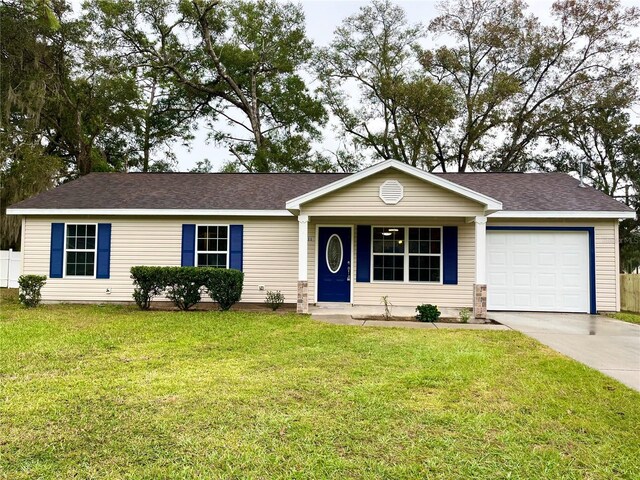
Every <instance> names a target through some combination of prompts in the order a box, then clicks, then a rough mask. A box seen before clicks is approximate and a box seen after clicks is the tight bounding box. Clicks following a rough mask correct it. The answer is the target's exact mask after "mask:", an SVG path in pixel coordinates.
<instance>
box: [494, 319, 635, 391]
mask: <svg viewBox="0 0 640 480" xmlns="http://www.w3.org/2000/svg"><path fill="white" fill-rule="evenodd" d="M489 317H490V318H491V319H493V320H496V321H497V322H500V323H501V324H503V325H507V326H508V327H510V328H512V329H514V330H517V331H519V332H522V333H524V334H525V335H528V336H530V337H533V338H535V339H536V340H538V341H540V342H542V343H544V344H545V345H547V346H549V347H551V348H553V349H554V350H556V351H558V352H560V353H563V354H564V355H567V356H569V357H571V358H573V359H575V360H577V361H579V362H582V363H584V364H585V365H587V366H589V367H591V368H595V369H596V370H599V371H601V372H602V373H604V374H605V375H609V376H610V377H613V378H615V379H616V380H618V381H620V382H622V383H624V384H625V385H627V386H629V387H631V388H633V389H635V390H637V391H640V325H634V324H631V323H627V322H622V321H620V320H614V319H612V318H608V317H603V316H599V315H580V314H562V313H523V312H490V313H489Z"/></svg>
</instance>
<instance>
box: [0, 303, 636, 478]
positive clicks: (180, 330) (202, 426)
mask: <svg viewBox="0 0 640 480" xmlns="http://www.w3.org/2000/svg"><path fill="white" fill-rule="evenodd" d="M638 425H640V395H639V394H638V393H636V392H633V391H632V390H630V389H628V388H627V387H624V386H623V385H621V384H619V383H617V382H616V381H614V380H612V379H610V378H608V377H605V376H603V375H601V374H600V373H598V372H596V371H594V370H591V369H589V368H587V367H584V366H582V365H581V364H578V363H576V362H574V361H571V360H568V359H567V358H565V357H562V356H561V355H559V354H556V353H554V352H553V351H551V350H549V349H547V348H545V347H543V346H541V345H540V344H539V343H537V342H535V341H533V340H530V339H528V338H526V337H524V336H522V335H520V334H518V333H516V332H510V331H509V332H488V331H446V330H413V329H391V328H380V329H376V328H362V327H344V326H335V325H326V324H321V323H316V322H314V321H312V320H310V319H308V318H306V317H300V316H296V315H271V314H248V313H229V312H228V313H216V312H195V313H182V312H138V311H136V310H134V309H132V308H129V307H116V306H72V305H57V306H44V307H40V308H38V309H36V310H25V309H22V308H21V307H19V306H17V305H16V304H15V303H13V302H11V301H8V300H7V299H6V298H5V300H4V302H3V304H2V312H1V316H0V478H6V479H34V478H60V479H63V478H64V479H67V478H127V479H138V478H147V479H157V478H172V479H182V478H225V479H227V478H264V479H271V478H305V479H306V478H434V479H440V478H441V479H453V478H487V479H497V478H522V479H531V478H558V479H560V478H562V479H572V478H575V479H578V478H603V479H611V478H629V479H631V478H639V477H640V462H639V460H638V444H639V442H640V433H639V432H640V431H639V429H638Z"/></svg>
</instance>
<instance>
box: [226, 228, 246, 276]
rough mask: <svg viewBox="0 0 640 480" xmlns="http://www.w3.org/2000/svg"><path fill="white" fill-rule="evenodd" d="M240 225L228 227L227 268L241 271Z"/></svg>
mask: <svg viewBox="0 0 640 480" xmlns="http://www.w3.org/2000/svg"><path fill="white" fill-rule="evenodd" d="M243 230H244V227H243V226H242V225H230V226H229V246H230V248H229V268H233V269H235V270H240V271H242V235H243Z"/></svg>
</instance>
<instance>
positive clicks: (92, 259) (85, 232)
mask: <svg viewBox="0 0 640 480" xmlns="http://www.w3.org/2000/svg"><path fill="white" fill-rule="evenodd" d="M96 230H97V226H96V224H95V223H90V224H69V223H68V224H66V226H65V255H66V257H65V258H66V260H65V276H67V277H94V276H95V275H96V243H97V242H96Z"/></svg>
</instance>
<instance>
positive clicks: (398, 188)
mask: <svg viewBox="0 0 640 480" xmlns="http://www.w3.org/2000/svg"><path fill="white" fill-rule="evenodd" d="M403 196H404V187H403V186H402V184H401V183H400V182H399V181H397V180H387V181H386V182H384V183H383V184H382V185H380V198H381V199H382V201H383V202H384V203H386V204H387V205H395V204H396V203H398V202H399V201H400V200H402V197H403Z"/></svg>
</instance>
